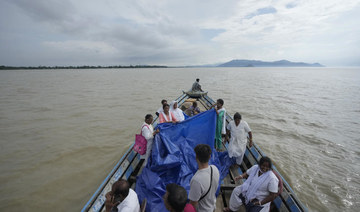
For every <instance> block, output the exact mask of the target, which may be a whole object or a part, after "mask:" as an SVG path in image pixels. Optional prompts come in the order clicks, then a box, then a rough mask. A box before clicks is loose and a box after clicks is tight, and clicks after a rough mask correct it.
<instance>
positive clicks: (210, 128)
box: [135, 109, 233, 211]
mask: <svg viewBox="0 0 360 212" xmlns="http://www.w3.org/2000/svg"><path fill="white" fill-rule="evenodd" d="M216 117H217V115H216V112H215V110H214V109H212V110H209V111H206V112H203V113H200V114H198V115H196V116H193V117H190V118H188V119H186V120H185V121H183V122H180V123H177V124H171V123H163V124H159V125H158V128H159V129H160V133H158V134H157V135H156V136H155V138H154V142H153V147H152V153H151V156H150V158H149V160H148V164H147V165H146V167H145V168H144V169H143V170H142V172H141V175H139V176H138V177H137V181H136V189H135V190H136V193H137V194H138V197H139V201H140V202H142V200H143V199H144V198H146V199H147V206H146V211H167V210H166V208H165V206H164V204H163V199H162V196H163V195H164V194H165V192H166V185H167V184H169V183H176V184H178V185H181V186H183V187H184V188H185V189H186V190H187V191H188V192H189V190H190V180H191V178H192V177H193V175H194V174H195V172H196V171H197V169H198V166H197V163H196V159H195V152H194V148H195V146H196V145H198V144H208V145H210V147H211V149H212V155H211V159H210V161H209V164H213V165H215V166H216V167H217V168H218V169H219V171H220V181H219V182H221V180H222V179H223V178H224V177H225V176H226V175H227V173H228V168H229V166H230V165H231V164H232V162H233V161H232V160H231V159H229V157H228V153H227V152H219V153H218V152H216V151H215V149H214V140H215V128H216Z"/></svg>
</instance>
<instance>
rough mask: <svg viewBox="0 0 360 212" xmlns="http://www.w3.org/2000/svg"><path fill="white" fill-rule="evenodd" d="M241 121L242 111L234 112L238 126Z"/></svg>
mask: <svg viewBox="0 0 360 212" xmlns="http://www.w3.org/2000/svg"><path fill="white" fill-rule="evenodd" d="M240 121H241V115H240V113H237V112H236V113H235V114H234V122H235V124H236V126H238V125H239V124H240Z"/></svg>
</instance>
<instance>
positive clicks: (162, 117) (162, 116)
mask: <svg viewBox="0 0 360 212" xmlns="http://www.w3.org/2000/svg"><path fill="white" fill-rule="evenodd" d="M164 114H165V113H163V112H162V113H160V115H159V121H160V124H161V123H165V122H166V120H165V117H164ZM170 115H171V119H172V121H177V120H176V118H175V116H174V114H172V113H171V112H170V111H169V115H166V114H165V116H166V119H167V120H170Z"/></svg>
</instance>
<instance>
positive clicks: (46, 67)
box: [0, 65, 167, 70]
mask: <svg viewBox="0 0 360 212" xmlns="http://www.w3.org/2000/svg"><path fill="white" fill-rule="evenodd" d="M101 68H167V66H158V65H130V66H120V65H117V66H86V65H84V66H3V65H2V66H0V70H20V69H101Z"/></svg>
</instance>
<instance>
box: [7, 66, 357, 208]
mask: <svg viewBox="0 0 360 212" xmlns="http://www.w3.org/2000/svg"><path fill="white" fill-rule="evenodd" d="M197 77H199V78H200V83H201V84H202V87H203V89H205V90H207V91H209V96H210V97H212V98H213V99H217V98H223V99H224V101H225V105H224V107H225V108H226V109H227V111H228V112H230V113H231V114H234V113H235V112H240V113H241V114H242V116H243V119H244V120H246V121H247V122H248V123H249V125H250V127H251V128H252V131H253V136H254V141H255V142H256V143H257V144H258V145H259V146H260V147H261V149H262V150H263V151H264V152H265V153H266V154H267V155H268V156H269V157H271V158H272V159H273V161H274V162H275V164H276V166H277V168H278V169H279V170H280V172H281V173H282V174H283V176H284V177H285V179H286V180H287V181H288V182H289V184H290V185H291V186H292V188H293V190H294V192H295V193H296V194H297V196H298V197H299V198H300V200H301V201H302V202H303V203H304V204H305V205H306V206H307V207H308V208H309V210H310V211H354V210H357V209H358V208H359V207H360V194H359V187H360V186H359V185H360V176H359V174H360V167H359V165H358V164H359V162H360V145H359V142H360V69H358V68H221V69H220V68H200V69H181V68H179V69H177V68H173V69H117V70H115V69H104V70H19V71H0V182H1V184H0V211H20V210H25V211H79V210H80V209H81V208H82V207H83V206H84V205H85V203H86V202H87V201H88V199H89V198H90V197H91V195H92V194H93V193H94V192H95V190H96V189H97V187H98V186H99V185H100V183H101V182H102V181H103V179H104V178H105V177H106V176H107V174H108V173H109V172H110V170H111V169H112V168H113V166H114V165H115V164H116V162H117V161H118V160H119V159H120V158H121V156H122V154H123V153H124V152H125V151H126V150H127V149H128V147H129V146H130V145H131V141H132V140H133V139H134V135H135V134H136V133H138V131H139V127H140V125H141V124H142V122H143V118H144V116H145V114H147V113H154V112H155V110H156V109H157V108H158V107H159V105H160V101H161V99H163V98H165V99H168V100H173V99H175V98H176V97H178V96H179V95H180V94H181V90H187V89H189V88H190V87H191V85H192V83H193V81H194V79H195V78H197Z"/></svg>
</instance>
